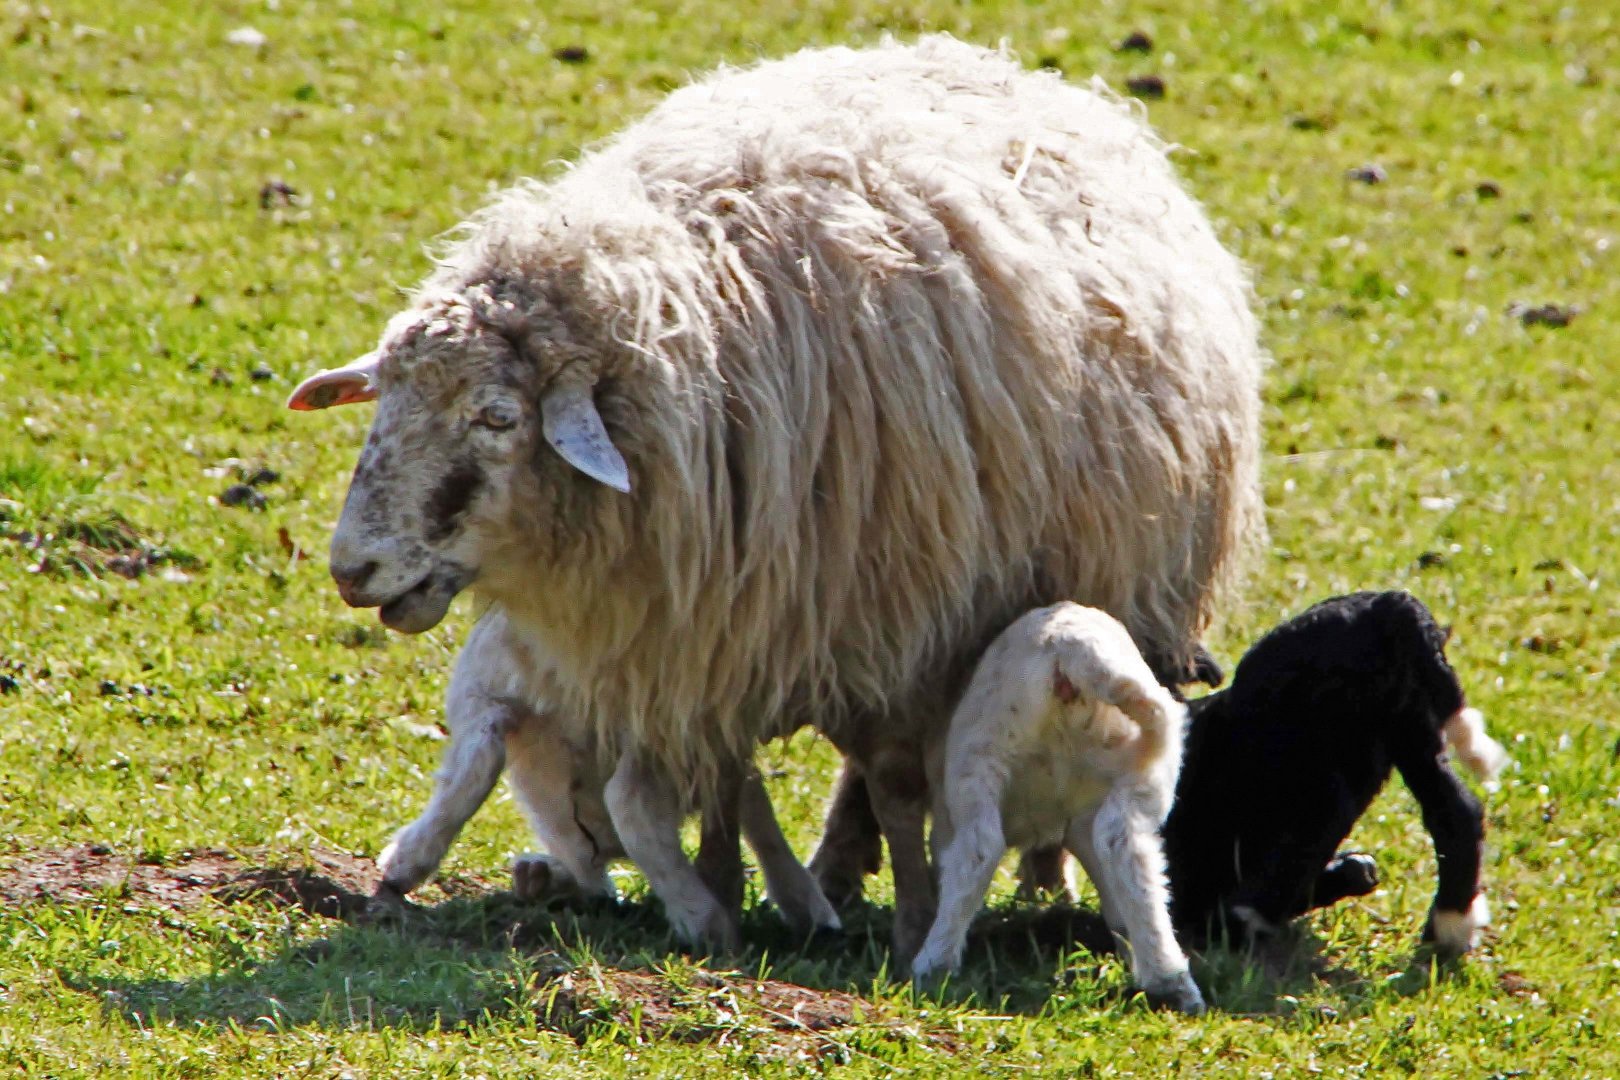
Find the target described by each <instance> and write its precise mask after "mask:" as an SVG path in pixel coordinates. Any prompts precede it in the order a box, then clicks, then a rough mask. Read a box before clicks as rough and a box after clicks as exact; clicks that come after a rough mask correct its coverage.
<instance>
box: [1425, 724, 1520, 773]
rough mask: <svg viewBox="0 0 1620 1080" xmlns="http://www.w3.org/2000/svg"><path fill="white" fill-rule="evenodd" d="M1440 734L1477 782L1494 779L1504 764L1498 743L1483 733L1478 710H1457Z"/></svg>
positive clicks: (1504, 751) (1483, 725)
mask: <svg viewBox="0 0 1620 1080" xmlns="http://www.w3.org/2000/svg"><path fill="white" fill-rule="evenodd" d="M1441 731H1442V732H1444V734H1445V737H1446V742H1447V743H1449V744H1450V745H1451V750H1452V752H1453V753H1454V754H1456V755H1457V759H1458V760H1459V761H1461V762H1462V763H1463V764H1464V765H1466V766H1468V768H1469V770H1470V771H1471V772H1473V774H1474V775H1475V776H1477V777H1479V778H1480V779H1481V780H1492V779H1495V777H1496V774H1497V773H1499V772H1501V771H1502V766H1504V765H1506V764H1507V763H1508V753H1507V751H1506V750H1504V749H1502V744H1501V743H1499V742H1497V741H1496V740H1495V739H1493V738H1491V737H1490V736H1489V735H1487V734H1485V717H1484V715H1483V714H1481V713H1480V711H1479V710H1478V709H1470V708H1462V709H1458V710H1457V711H1456V712H1455V713H1453V714H1452V716H1451V719H1449V720H1447V721H1446V723H1445V726H1444V727H1443V728H1442V729H1441Z"/></svg>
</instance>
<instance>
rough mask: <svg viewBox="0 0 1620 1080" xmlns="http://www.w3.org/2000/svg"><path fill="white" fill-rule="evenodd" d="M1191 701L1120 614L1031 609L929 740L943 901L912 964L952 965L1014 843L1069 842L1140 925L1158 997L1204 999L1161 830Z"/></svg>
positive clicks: (1133, 951)
mask: <svg viewBox="0 0 1620 1080" xmlns="http://www.w3.org/2000/svg"><path fill="white" fill-rule="evenodd" d="M1185 721H1186V707H1185V706H1183V705H1181V704H1180V703H1178V702H1177V701H1176V700H1175V699H1174V698H1173V697H1171V696H1170V694H1169V692H1168V691H1166V690H1165V689H1164V688H1163V687H1161V686H1160V685H1159V684H1158V682H1157V680H1155V679H1154V677H1153V674H1152V672H1150V671H1149V670H1148V666H1147V663H1146V662H1145V661H1144V660H1143V659H1142V655H1141V653H1139V652H1138V651H1137V648H1136V645H1135V644H1134V643H1133V642H1132V641H1131V637H1130V634H1129V633H1127V632H1126V630H1125V628H1124V627H1123V626H1121V625H1120V623H1119V622H1118V621H1117V620H1116V619H1114V618H1113V617H1112V616H1109V615H1107V614H1105V613H1104V612H1101V611H1098V610H1096V609H1095V608H1088V607H1082V606H1080V605H1079V604H1073V603H1067V602H1065V603H1060V604H1054V605H1053V606H1051V607H1046V608H1040V609H1037V610H1035V611H1032V612H1029V613H1028V614H1026V615H1024V616H1022V617H1021V618H1019V619H1018V620H1017V621H1016V622H1014V623H1013V624H1012V626H1010V627H1008V628H1007V630H1006V631H1005V632H1004V633H1002V635H1001V636H1000V637H998V638H997V639H996V640H995V641H994V642H993V643H992V644H991V646H990V648H989V649H987V650H986V651H985V654H984V658H983V659H982V660H981V661H980V662H979V665H978V668H977V669H976V670H975V671H974V673H973V678H972V680H971V681H970V682H969V684H968V688H967V691H966V693H965V694H964V695H963V697H962V701H961V703H960V704H959V705H958V706H957V708H956V712H955V714H954V715H953V716H952V717H951V723H950V727H949V729H948V731H947V732H946V735H945V737H944V738H943V739H940V740H938V741H936V742H935V743H934V744H933V745H932V746H931V747H930V748H929V783H930V787H931V789H932V791H933V794H934V827H933V833H932V834H931V837H930V841H931V845H932V847H933V852H934V859H935V865H936V867H937V869H938V872H939V876H940V898H939V911H938V914H937V916H936V917H935V919H934V925H933V927H932V929H931V930H930V931H929V933H928V937H927V940H926V941H924V943H923V946H922V949H921V951H920V952H919V953H918V954H917V958H916V960H915V962H914V963H913V965H912V972H913V975H914V977H915V978H916V980H917V982H918V983H919V984H924V985H926V984H930V983H934V982H937V981H938V980H939V979H940V978H941V977H943V976H944V974H945V973H946V972H949V971H954V970H956V968H957V966H958V965H959V964H960V963H961V960H962V948H963V944H964V942H965V940H966V938H967V932H968V925H969V924H970V923H971V922H972V920H973V916H974V914H975V913H976V912H977V911H978V910H979V907H980V905H981V904H983V902H984V895H985V891H986V890H987V889H988V888H989V886H990V879H991V877H992V876H993V875H994V874H995V871H996V867H997V865H998V864H999V863H1000V861H1001V857H1002V855H1003V854H1004V853H1005V852H1006V850H1007V848H1008V847H1009V846H1011V847H1017V848H1022V849H1025V850H1028V849H1030V848H1035V847H1041V846H1046V845H1052V844H1058V843H1061V844H1062V845H1063V846H1064V847H1066V848H1067V849H1068V850H1069V851H1071V852H1073V853H1074V855H1075V857H1076V858H1078V859H1079V860H1080V865H1081V866H1083V867H1084V868H1085V871H1086V873H1087V874H1088V875H1089V876H1090V877H1091V880H1092V882H1093V884H1095V885H1096V887H1097V895H1098V896H1099V898H1100V899H1101V902H1102V911H1103V917H1104V918H1105V919H1106V920H1107V922H1108V925H1109V927H1110V928H1111V929H1112V930H1113V931H1114V932H1115V934H1117V935H1119V936H1120V937H1122V938H1124V939H1126V940H1128V943H1129V952H1130V957H1131V968H1132V972H1133V974H1134V976H1135V979H1136V983H1137V985H1138V986H1140V987H1141V988H1142V989H1143V990H1144V991H1145V992H1146V993H1147V995H1148V997H1149V998H1150V999H1153V1000H1155V1001H1157V1002H1161V1003H1164V1004H1167V1005H1170V1006H1172V1007H1174V1008H1176V1009H1179V1010H1180V1011H1182V1012H1187V1013H1201V1012H1203V1011H1204V999H1203V996H1202V995H1201V994H1200V993H1199V992H1198V986H1197V984H1196V983H1194V982H1193V979H1192V975H1191V974H1190V972H1189V971H1188V967H1187V957H1186V955H1185V954H1184V953H1183V952H1182V951H1181V947H1180V946H1179V945H1178V944H1177V943H1176V938H1175V933H1174V931H1173V930H1172V929H1171V925H1170V912H1169V893H1168V891H1167V889H1166V887H1165V866H1164V855H1163V851H1162V849H1161V847H1160V843H1159V835H1158V829H1159V826H1160V825H1162V824H1163V823H1164V819H1165V816H1166V815H1167V814H1168V813H1169V811H1170V803H1171V800H1172V798H1173V797H1174V793H1175V786H1176V774H1177V773H1178V772H1179V771H1180V768H1181V739H1182V727H1183V725H1184V723H1185Z"/></svg>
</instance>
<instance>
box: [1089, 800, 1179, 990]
mask: <svg viewBox="0 0 1620 1080" xmlns="http://www.w3.org/2000/svg"><path fill="white" fill-rule="evenodd" d="M1167 801H1168V800H1167V799H1166V798H1164V797H1163V796H1162V795H1161V794H1160V793H1159V792H1157V791H1154V790H1152V785H1151V781H1149V780H1148V779H1147V778H1136V777H1126V778H1123V779H1121V780H1120V781H1118V782H1116V783H1115V785H1114V787H1113V789H1112V790H1110V791H1109V793H1108V795H1107V796H1106V797H1104V799H1103V801H1102V805H1101V806H1100V807H1098V810H1097V817H1096V821H1095V823H1094V824H1093V827H1092V828H1093V838H1094V841H1095V843H1096V854H1097V856H1098V859H1099V868H1100V870H1101V874H1102V877H1103V879H1104V880H1106V881H1107V882H1108V885H1107V895H1109V896H1110V898H1111V902H1112V905H1113V907H1114V908H1115V910H1116V913H1117V915H1118V916H1119V918H1120V920H1121V921H1122V922H1123V923H1124V929H1125V932H1126V935H1127V937H1128V939H1129V941H1128V944H1129V949H1130V957H1131V972H1132V975H1133V976H1134V977H1135V979H1136V985H1138V986H1140V987H1141V988H1142V989H1143V991H1144V992H1146V994H1147V996H1148V999H1149V1000H1151V1001H1153V1002H1154V1003H1155V1004H1163V1005H1168V1006H1170V1007H1171V1008H1174V1009H1177V1010H1178V1011H1180V1012H1184V1013H1193V1014H1197V1013H1201V1012H1203V1011H1204V997H1203V995H1202V994H1200V993H1199V992H1198V985H1197V984H1196V983H1195V982H1193V977H1192V972H1191V971H1190V970H1189V969H1188V965H1187V956H1186V954H1185V953H1183V952H1182V951H1181V946H1180V945H1178V944H1177V943H1176V936H1175V931H1174V930H1173V929H1172V928H1171V925H1170V894H1169V890H1168V889H1167V888H1166V886H1165V880H1164V851H1163V848H1162V847H1161V845H1160V842H1159V832H1158V826H1159V819H1160V817H1161V816H1162V815H1161V814H1159V813H1157V812H1156V808H1157V807H1158V806H1159V805H1161V804H1162V803H1164V802H1167ZM1077 854H1078V853H1077ZM1088 872H1089V871H1088Z"/></svg>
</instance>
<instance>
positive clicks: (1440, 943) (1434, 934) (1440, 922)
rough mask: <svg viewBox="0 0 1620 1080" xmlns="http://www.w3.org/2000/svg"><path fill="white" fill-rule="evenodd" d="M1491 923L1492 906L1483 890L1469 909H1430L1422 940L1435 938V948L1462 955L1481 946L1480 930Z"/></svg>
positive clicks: (1443, 951)
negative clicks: (1487, 901)
mask: <svg viewBox="0 0 1620 1080" xmlns="http://www.w3.org/2000/svg"><path fill="white" fill-rule="evenodd" d="M1490 924H1491V909H1490V905H1488V904H1487V903H1486V902H1485V894H1484V893H1480V894H1479V895H1478V896H1476V897H1474V902H1473V903H1471V904H1469V905H1468V910H1467V911H1447V910H1445V909H1444V908H1435V909H1434V910H1433V911H1431V912H1429V923H1428V925H1427V926H1425V927H1424V928H1423V940H1424V941H1432V942H1433V943H1434V947H1435V949H1437V950H1438V951H1439V952H1441V953H1443V954H1445V955H1447V956H1462V955H1463V954H1464V953H1466V952H1468V951H1469V950H1471V949H1474V948H1475V947H1477V946H1478V945H1479V938H1480V931H1482V930H1484V929H1485V928H1486V927H1487V926H1489V925H1490Z"/></svg>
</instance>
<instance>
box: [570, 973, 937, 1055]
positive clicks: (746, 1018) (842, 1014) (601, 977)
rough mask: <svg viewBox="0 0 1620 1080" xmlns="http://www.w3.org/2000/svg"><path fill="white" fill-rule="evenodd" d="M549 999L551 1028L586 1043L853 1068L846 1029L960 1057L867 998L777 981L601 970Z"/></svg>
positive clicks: (933, 1034)
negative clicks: (743, 1047) (701, 1049)
mask: <svg viewBox="0 0 1620 1080" xmlns="http://www.w3.org/2000/svg"><path fill="white" fill-rule="evenodd" d="M541 993H542V995H543V996H544V998H545V1005H544V1008H543V1010H542V1011H543V1018H544V1021H545V1022H546V1023H547V1024H548V1025H549V1026H551V1027H553V1028H556V1029H558V1030H561V1031H565V1032H568V1033H569V1034H570V1035H572V1036H573V1037H574V1038H576V1039H579V1040H582V1041H583V1040H584V1039H585V1038H586V1037H588V1036H589V1035H591V1034H592V1033H602V1032H609V1031H616V1032H617V1033H618V1034H619V1035H620V1036H621V1037H627V1038H631V1039H634V1040H635V1041H637V1042H651V1041H674V1042H704V1043H713V1044H715V1045H718V1046H725V1045H728V1044H733V1043H742V1042H746V1043H747V1044H748V1045H749V1046H750V1047H753V1048H756V1049H757V1050H759V1051H760V1052H762V1053H764V1054H766V1055H767V1056H771V1057H796V1058H800V1059H806V1058H808V1059H814V1060H818V1061H819V1060H822V1059H828V1058H830V1059H834V1060H838V1061H845V1060H848V1059H849V1058H851V1057H853V1056H859V1051H857V1050H855V1049H854V1048H852V1047H851V1046H850V1045H848V1043H846V1042H845V1041H844V1040H843V1039H842V1038H841V1037H840V1030H841V1029H843V1028H846V1027H850V1026H852V1025H856V1024H858V1025H860V1027H861V1032H862V1036H863V1038H865V1037H869V1036H870V1035H871V1034H872V1032H873V1029H874V1028H876V1029H877V1030H878V1031H880V1032H882V1033H883V1036H884V1037H886V1038H890V1039H894V1040H896V1041H916V1042H922V1043H925V1044H927V1045H929V1046H931V1047H933V1048H936V1049H940V1050H944V1051H947V1052H950V1051H954V1050H956V1049H957V1040H956V1038H955V1036H954V1035H952V1034H950V1033H948V1032H943V1031H935V1030H924V1029H921V1028H919V1027H917V1026H915V1025H913V1024H907V1023H902V1022H900V1021H897V1020H889V1019H885V1018H884V1017H882V1016H881V1015H880V1014H879V1006H877V1005H875V1004H874V1003H872V1002H871V1001H868V1000H866V999H864V998H859V997H856V996H855V995H853V994H848V993H844V992H843V991H840V990H818V989H813V988H811V987H806V986H799V985H796V984H794V983H785V982H778V981H776V980H774V979H752V978H747V977H742V976H737V975H731V976H722V975H719V974H715V973H711V972H702V971H700V972H694V973H692V974H691V975H690V977H687V978H683V979H681V980H676V979H672V978H671V977H669V976H668V975H665V974H662V973H659V972H654V971H619V970H613V969H606V968H597V967H593V968H589V969H578V970H574V971H568V972H564V973H562V974H560V975H558V976H557V977H556V978H554V979H553V980H552V981H551V983H550V984H549V985H548V986H547V987H546V989H544V990H543V991H541Z"/></svg>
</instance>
